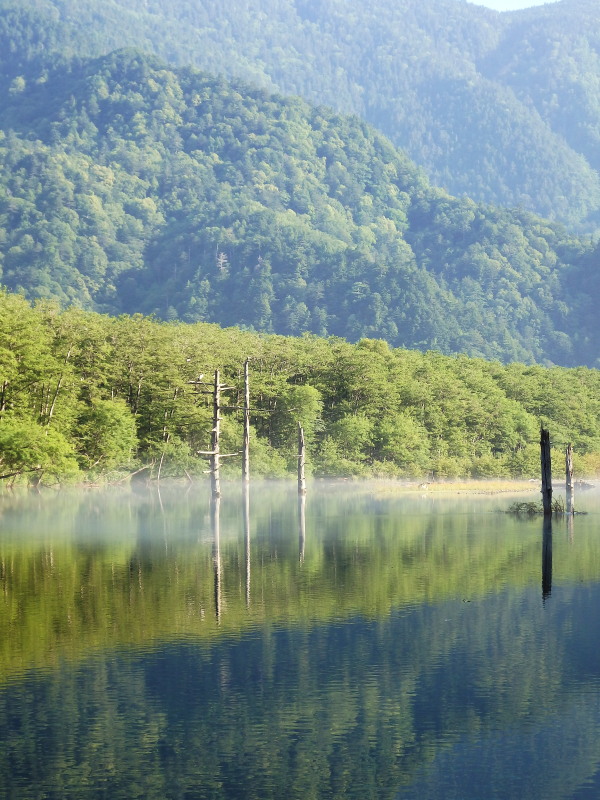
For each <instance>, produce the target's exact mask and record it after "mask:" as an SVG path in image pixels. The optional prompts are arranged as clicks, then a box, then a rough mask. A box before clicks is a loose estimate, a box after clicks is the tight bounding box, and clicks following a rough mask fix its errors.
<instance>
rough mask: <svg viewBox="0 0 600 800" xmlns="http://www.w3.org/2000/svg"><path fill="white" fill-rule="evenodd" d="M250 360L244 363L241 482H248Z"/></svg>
mask: <svg viewBox="0 0 600 800" xmlns="http://www.w3.org/2000/svg"><path fill="white" fill-rule="evenodd" d="M249 365H250V359H248V358H247V359H246V360H245V361H244V447H243V450H242V481H243V482H244V483H248V482H249V481H250V366H249Z"/></svg>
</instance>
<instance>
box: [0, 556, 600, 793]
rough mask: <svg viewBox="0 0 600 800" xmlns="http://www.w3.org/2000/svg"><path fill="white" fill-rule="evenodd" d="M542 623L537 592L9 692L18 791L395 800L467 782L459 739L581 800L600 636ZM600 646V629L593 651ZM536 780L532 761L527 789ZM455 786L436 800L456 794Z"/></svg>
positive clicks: (85, 665) (591, 765) (5, 699)
mask: <svg viewBox="0 0 600 800" xmlns="http://www.w3.org/2000/svg"><path fill="white" fill-rule="evenodd" d="M538 564H539V562H538ZM590 601H592V602H593V598H589V599H588V601H587V602H588V603H589V602H590ZM540 613H541V612H540V607H539V600H538V592H537V589H535V587H532V589H531V590H530V591H527V592H525V593H523V595H521V596H519V597H518V598H515V597H514V596H513V594H512V593H511V592H507V593H500V594H498V595H492V596H489V597H488V598H487V599H485V600H482V602H480V603H477V604H475V603H472V604H464V603H462V601H461V600H456V601H454V602H450V603H445V604H440V605H439V606H435V605H434V606H431V605H423V606H420V607H417V608H414V609H412V610H404V611H402V612H394V613H392V614H391V615H388V616H387V617H386V618H384V619H376V620H371V621H369V620H366V619H361V618H355V619H353V620H352V624H345V623H339V622H338V623H331V624H324V625H316V626H303V625H293V626H290V627H287V628H281V627H279V628H267V629H264V630H263V631H262V633H261V635H260V636H258V635H257V634H256V632H254V633H253V634H252V635H251V636H242V637H240V638H230V637H221V638H219V640H218V641H216V642H215V643H214V644H213V646H211V647H203V646H197V645H195V644H193V643H189V642H188V643H186V644H182V643H178V644H170V645H164V646H162V647H160V648H157V650H156V651H154V652H144V651H140V652H138V653H137V654H135V655H123V654H119V653H115V654H114V655H112V656H106V655H103V656H100V657H98V658H93V659H90V660H89V661H88V662H82V663H81V664H80V665H79V666H77V667H72V666H68V665H63V667H62V668H61V669H57V670H55V671H54V672H52V673H50V674H49V675H47V676H45V677H44V676H40V677H38V678H36V679H27V680H23V681H21V682H20V683H13V684H11V686H10V687H7V688H6V690H5V691H2V692H0V717H1V718H2V719H3V720H5V721H7V724H5V725H4V726H3V727H2V728H1V729H0V787H5V789H4V791H6V787H8V786H9V785H12V786H13V787H15V777H17V778H18V780H19V787H20V788H21V789H22V790H23V791H22V796H37V795H38V794H40V792H41V791H42V790H43V791H44V792H45V793H46V794H47V795H49V796H60V797H63V796H69V793H71V794H73V795H77V796H78V797H79V796H82V797H85V796H94V797H95V796H100V794H99V792H100V791H102V792H104V795H103V796H110V797H111V798H113V797H114V798H130V797H133V796H139V797H143V798H150V799H151V798H170V797H173V798H175V797H177V798H179V797H185V796H198V797H207V798H215V800H217V799H220V798H223V800H225V799H226V798H227V800H229V798H233V797H235V798H257V799H258V798H262V799H263V800H269V798H273V800H275V798H277V800H279V798H281V797H291V798H298V800H300V798H306V797H314V798H315V799H316V800H320V798H328V800H331V799H332V798H340V799H341V798H344V800H345V799H346V798H353V797H356V798H359V797H360V798H361V800H362V798H364V797H373V798H392V797H394V796H395V795H396V792H397V791H398V790H399V789H400V790H401V795H400V796H404V794H403V793H402V790H403V789H408V788H409V787H410V784H411V782H412V781H414V780H417V778H418V776H419V774H420V772H421V771H422V770H424V771H425V774H427V773H428V770H429V768H430V767H432V768H434V772H435V769H438V767H439V768H440V771H441V772H442V771H443V770H441V768H442V767H443V765H444V764H446V765H447V766H448V764H449V765H450V768H454V769H458V766H456V765H454V766H453V764H454V758H455V757H456V755H455V754H453V751H452V748H453V743H454V742H455V741H456V740H457V737H460V743H461V746H460V748H459V751H460V752H462V753H463V755H462V756H460V757H462V758H463V759H466V758H468V756H469V754H470V753H471V752H472V751H473V750H475V751H476V748H478V747H479V748H481V754H482V758H486V759H488V760H490V764H491V768H492V769H493V771H494V773H495V774H494V780H495V781H497V785H500V784H501V781H502V780H507V775H506V772H504V773H502V772H501V768H500V766H499V765H501V764H502V757H501V756H502V752H501V753H500V754H499V753H498V752H496V753H495V758H492V757H491V753H492V750H493V747H494V745H495V744H496V745H497V744H498V742H499V741H501V740H502V736H503V734H504V733H505V732H507V738H510V737H511V736H512V737H514V739H515V742H516V744H515V747H518V748H524V749H525V752H526V757H527V772H526V775H527V776H529V780H531V776H533V775H535V776H536V785H535V787H534V786H532V785H531V784H530V783H529V784H523V785H529V787H530V788H531V789H532V791H531V793H529V794H525V795H524V796H531V797H534V796H540V797H541V796H543V797H547V798H550V799H551V798H560V797H565V796H571V795H572V790H573V788H574V787H575V786H576V785H578V783H579V782H580V781H581V780H583V779H584V778H585V777H586V775H590V774H592V773H593V771H594V770H595V768H596V764H597V759H598V754H597V748H596V747H595V731H596V722H597V718H598V714H600V707H599V702H598V700H597V698H596V699H593V700H592V701H591V702H586V703H584V702H583V700H584V698H585V697H586V696H589V697H590V698H595V697H596V693H595V684H594V677H593V676H590V675H589V673H588V672H586V671H585V669H583V668H582V667H583V665H579V664H578V663H577V660H576V657H575V656H574V654H575V653H576V652H580V651H581V649H582V648H581V644H582V641H580V639H581V637H582V636H584V634H582V633H581V632H580V631H578V632H577V633H572V632H570V629H569V628H566V629H565V631H566V633H564V632H561V634H560V636H559V635H558V633H557V634H556V635H553V634H552V633H549V631H548V630H547V629H546V630H544V628H543V626H541V625H540V624H539V614H540ZM449 617H450V618H451V619H454V620H456V622H455V623H454V624H449ZM597 636H598V626H597V625H594V626H592V629H590V630H589V631H588V632H587V633H586V634H585V641H586V642H588V644H589V646H594V643H595V641H596V640H597ZM578 637H579V638H578ZM532 653H534V654H535V656H534V657H532ZM586 666H587V667H589V664H587V665H586ZM566 680H568V682H569V687H570V688H569V691H568V692H566V691H565V688H564V682H565V681H566ZM586 682H588V683H589V685H587V684H586ZM575 718H576V719H577V730H576V726H575ZM563 720H564V721H565V724H563ZM501 743H502V747H505V746H506V742H505V741H504V742H501ZM575 744H576V746H575ZM547 765H551V766H552V769H548V768H547ZM522 768H524V767H523V764H522V753H515V761H514V763H513V764H512V767H511V769H512V773H511V774H512V775H516V776H518V775H519V772H518V770H519V769H522ZM9 776H10V777H11V778H12V783H9V782H8V781H7V778H8V777H9ZM446 779H447V774H446V775H444V774H440V775H439V776H438V777H437V779H436V780H437V781H438V782H437V783H435V784H434V785H435V786H436V787H437V794H435V795H434V794H433V792H430V793H422V795H421V796H427V797H433V796H435V797H443V796H444V794H443V788H447V784H446ZM473 779H474V780H475V778H473ZM82 787H84V788H83V790H82ZM429 788H430V789H431V786H429ZM533 789H535V791H533ZM86 791H87V792H88V794H86ZM5 796H6V797H10V795H9V794H6V795H5V794H3V790H2V789H1V788H0V797H5ZM411 796H413V795H411ZM415 796H416V795H415ZM471 796H473V795H471ZM481 796H487V795H486V794H482V795H481ZM504 796H511V795H510V794H507V795H504ZM513 796H514V795H513Z"/></svg>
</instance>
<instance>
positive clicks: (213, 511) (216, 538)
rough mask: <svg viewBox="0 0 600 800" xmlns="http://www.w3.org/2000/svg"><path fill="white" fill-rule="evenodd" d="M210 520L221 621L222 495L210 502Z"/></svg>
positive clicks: (216, 599)
mask: <svg viewBox="0 0 600 800" xmlns="http://www.w3.org/2000/svg"><path fill="white" fill-rule="evenodd" d="M210 521H211V528H212V535H213V569H214V576H215V617H216V619H217V623H220V622H221V610H222V607H223V590H222V586H223V581H222V575H223V564H222V562H221V497H220V496H219V495H215V496H213V497H212V499H211V504H210Z"/></svg>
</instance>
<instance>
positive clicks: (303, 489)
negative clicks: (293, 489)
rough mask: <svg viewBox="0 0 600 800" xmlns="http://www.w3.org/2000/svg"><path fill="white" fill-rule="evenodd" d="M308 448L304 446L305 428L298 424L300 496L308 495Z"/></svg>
mask: <svg viewBox="0 0 600 800" xmlns="http://www.w3.org/2000/svg"><path fill="white" fill-rule="evenodd" d="M305 466H306V448H305V444H304V428H303V427H302V425H300V423H298V494H299V495H304V494H306V476H305V474H304V472H305Z"/></svg>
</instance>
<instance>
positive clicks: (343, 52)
mask: <svg viewBox="0 0 600 800" xmlns="http://www.w3.org/2000/svg"><path fill="white" fill-rule="evenodd" d="M0 43H1V47H0V52H1V53H2V54H3V56H0V72H3V74H4V78H5V81H7V82H9V83H10V82H11V81H13V80H17V81H18V80H20V78H22V77H23V76H24V75H25V73H27V71H28V65H29V63H30V62H31V60H32V59H35V58H39V57H42V56H43V57H44V58H46V57H47V56H48V55H49V54H52V53H56V54H60V55H61V56H67V57H70V56H89V55H94V56H97V55H102V54H106V53H108V52H110V51H112V50H114V49H116V48H119V47H123V46H133V47H137V48H140V49H142V50H144V51H147V52H153V53H155V54H157V55H159V56H160V57H161V58H163V59H165V60H167V61H170V62H171V63H173V64H176V65H187V64H193V65H195V66H198V67H200V68H202V69H205V70H207V71H209V72H211V73H213V74H215V73H221V74H224V75H228V76H235V77H241V78H243V79H245V80H247V81H249V82H251V83H253V84H256V85H260V86H262V87H263V88H266V89H268V90H276V91H280V92H283V93H285V94H297V95H300V96H302V97H304V98H305V99H307V100H308V101H310V102H311V103H317V104H320V103H326V104H327V105H330V106H332V107H334V108H336V109H337V110H338V111H342V112H352V113H356V114H358V115H360V116H362V117H363V118H365V119H366V120H368V121H369V122H371V123H373V124H374V125H376V126H377V127H378V128H379V129H380V130H382V131H383V132H384V133H385V134H386V135H388V136H389V137H390V138H391V140H392V141H393V142H394V143H395V144H396V145H397V146H400V147H402V148H404V149H405V150H406V151H407V153H408V154H409V156H410V157H411V158H413V159H414V160H415V161H416V162H417V163H418V164H420V165H421V166H422V167H423V168H424V169H425V170H426V172H427V174H428V175H429V177H430V179H431V180H432V182H433V183H435V184H437V185H440V186H443V187H445V188H446V189H447V190H448V191H450V192H451V193H453V194H456V195H461V194H467V195H468V196H470V197H472V198H473V199H475V200H477V201H484V202H492V203H495V204H498V205H503V206H507V205H508V206H522V207H523V208H526V209H529V210H532V211H535V212H537V213H540V214H542V215H543V216H545V217H549V218H553V219H556V220H560V221H563V222H565V223H568V224H569V225H571V226H578V227H580V228H581V229H582V230H588V231H593V230H595V229H596V228H597V227H598V224H599V222H600V211H599V209H600V176H599V173H598V170H599V168H600V161H599V156H598V153H599V152H600V151H599V148H598V144H599V137H600V103H599V101H598V97H599V92H598V85H599V82H600V62H599V58H598V51H599V46H600V6H599V5H598V3H597V2H596V1H595V0H562V2H559V3H554V4H551V5H548V6H542V7H536V8H532V9H529V10H527V11H521V12H514V13H505V14H500V13H497V12H494V11H490V10H488V9H485V8H483V7H481V6H477V5H474V4H471V3H464V2H457V1H456V0H426V1H425V2H424V0H363V2H361V3H348V2H342V0H319V1H318V2H317V1H316V0H252V1H251V2H241V0H222V2H219V3H214V2H210V0H194V2H191V0H160V2H155V1H154V0H143V1H142V0H112V1H111V2H108V3H107V2H105V3H99V2H97V0H0Z"/></svg>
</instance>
